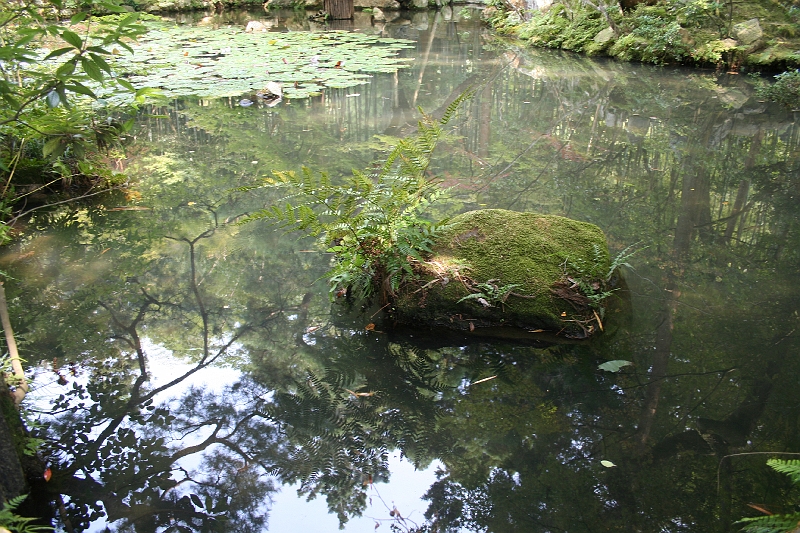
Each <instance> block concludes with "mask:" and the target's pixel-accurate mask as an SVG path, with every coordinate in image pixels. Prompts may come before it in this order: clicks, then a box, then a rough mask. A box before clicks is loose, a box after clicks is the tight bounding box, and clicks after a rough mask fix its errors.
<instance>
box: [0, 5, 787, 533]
mask: <svg viewBox="0 0 800 533" xmlns="http://www.w3.org/2000/svg"><path fill="white" fill-rule="evenodd" d="M253 16H254V15H252V14H251V15H248V14H243V13H233V14H224V15H220V16H217V18H211V19H203V20H201V21H198V22H199V24H198V25H197V26H196V27H195V29H194V31H196V32H197V34H198V35H201V34H203V33H202V32H212V31H216V30H215V28H226V27H228V25H229V24H233V25H235V26H236V27H238V28H244V26H245V24H246V22H247V21H248V20H249V19H250V18H252V17H253ZM257 16H258V17H259V18H260V19H262V20H264V21H269V25H270V27H271V28H273V29H274V30H276V31H275V32H274V33H275V34H276V35H279V33H278V30H280V31H286V30H292V31H300V30H303V29H305V28H308V27H309V24H310V23H309V22H308V21H307V19H306V16H305V14H302V13H301V14H294V13H279V14H278V15H276V16H273V17H268V16H266V15H264V14H263V13H262V14H260V15H257ZM184 22H186V23H187V24H190V23H191V24H194V21H191V20H187V21H184ZM348 24H349V23H345V24H343V25H342V27H341V28H340V29H342V30H349V29H354V30H356V31H358V32H362V33H368V34H370V35H378V36H380V37H392V38H401V39H409V40H411V44H410V45H409V47H408V48H403V49H400V50H399V51H398V53H399V54H402V55H403V56H404V57H407V58H410V59H412V61H410V62H408V65H409V66H408V68H402V69H400V70H398V71H397V72H396V73H391V72H389V73H375V74H373V75H372V76H371V77H370V78H368V79H366V80H365V83H362V84H360V85H354V86H350V87H339V88H336V87H330V88H325V89H323V90H322V91H321V94H320V95H319V96H313V97H310V98H294V99H284V100H283V101H281V102H279V103H277V104H276V105H267V102H262V101H259V100H258V99H257V98H249V96H250V95H249V94H248V93H244V94H240V95H236V96H228V97H226V98H216V99H215V98H210V97H208V96H202V97H199V96H186V95H184V96H180V97H178V98H176V99H174V100H172V101H170V102H169V103H164V104H158V105H156V104H153V105H151V106H150V107H149V108H148V109H145V110H143V112H142V114H141V117H140V120H139V122H138V125H137V127H136V129H135V135H134V138H133V139H132V140H131V142H130V143H129V145H128V146H127V148H126V157H125V158H120V159H118V160H115V161H113V162H112V163H113V164H114V165H115V168H116V169H117V170H118V171H120V172H125V173H126V174H127V175H129V176H130V177H131V180H132V182H133V183H134V184H135V185H133V186H132V187H131V189H129V190H128V191H126V192H124V193H117V194H116V195H111V197H109V198H107V199H106V201H105V202H104V203H101V204H86V205H79V206H74V205H73V206H61V207H60V208H59V209H56V210H53V211H50V212H48V213H41V212H37V213H36V215H35V216H34V217H33V218H32V219H31V220H29V221H28V226H27V228H26V231H25V233H24V235H23V236H22V237H21V239H20V240H19V241H18V242H17V243H16V244H15V245H14V246H11V247H9V248H8V249H6V250H5V251H4V252H5V253H4V254H3V256H2V268H3V269H4V270H5V271H6V272H7V273H8V274H9V276H10V279H11V280H10V281H9V282H8V283H7V286H8V289H7V291H8V295H9V304H10V306H11V313H12V321H13V323H14V327H15V330H16V331H17V333H18V334H19V337H20V344H21V345H22V347H23V351H24V354H25V355H24V356H25V357H26V358H27V360H28V361H29V364H31V366H33V367H34V369H35V381H34V384H35V391H34V392H32V393H31V396H30V409H31V413H30V414H31V417H32V418H34V419H38V421H39V425H38V428H37V429H36V430H35V431H36V433H37V435H38V436H39V437H40V438H42V439H44V444H43V446H42V452H43V453H47V454H48V457H49V458H50V459H49V461H50V462H49V465H48V466H49V467H50V469H51V472H52V478H51V480H50V481H49V482H48V483H46V484H45V483H42V487H41V489H42V490H44V491H49V493H50V495H51V496H55V495H56V494H60V495H61V496H60V499H61V502H60V505H57V506H56V507H58V508H60V509H55V510H54V515H56V516H57V517H58V523H59V524H61V525H60V526H59V527H61V528H62V529H64V530H68V529H70V528H72V529H73V530H81V529H86V528H88V529H90V530H94V531H101V530H106V528H108V529H109V530H113V531H142V532H147V531H262V530H265V529H267V528H270V529H272V530H274V531H292V530H298V529H300V528H308V529H312V530H314V531H334V530H336V529H337V527H338V526H339V524H340V523H341V524H343V525H344V527H346V528H347V529H346V530H347V531H373V530H376V529H377V530H378V531H381V530H397V531H570V532H583V531H585V532H596V531H698V532H709V531H735V530H738V529H739V527H740V526H736V525H734V522H736V521H737V520H739V519H740V518H742V517H744V516H756V515H758V514H759V511H758V510H757V509H758V508H763V509H766V510H768V511H769V512H773V513H780V512H785V511H787V510H788V511H793V510H794V507H793V505H794V503H796V502H797V499H796V496H797V492H792V485H791V484H790V482H789V479H788V478H787V477H786V476H783V475H781V474H778V473H776V472H774V471H772V470H771V469H770V468H768V467H767V465H766V461H767V459H768V458H770V457H782V458H791V455H769V454H766V453H764V452H770V453H772V454H780V453H784V454H785V453H793V452H798V453H800V440H798V429H799V427H798V422H799V421H800V387H799V386H798V376H800V357H799V356H798V353H800V352H799V351H798V348H800V342H799V341H798V333H797V331H798V327H800V314H798V313H799V311H800V270H799V269H798V267H799V266H800V219H799V218H800V186H798V184H800V159H798V150H800V136H799V135H798V133H800V131H799V130H798V125H797V120H796V118H797V117H796V115H795V114H794V113H791V112H788V111H786V110H783V109H781V108H778V107H773V106H772V105H771V104H767V103H764V102H761V101H759V100H758V99H757V97H756V96H755V94H754V89H753V85H752V83H751V81H750V80H749V79H748V78H747V76H745V75H743V74H735V73H724V72H713V71H698V70H690V69H683V68H668V67H654V66H647V65H639V64H620V63H614V62H608V61H602V60H591V59H587V58H582V57H578V56H573V55H568V54H563V53H559V52H556V51H546V50H544V51H543V50H531V49H526V48H524V47H521V46H517V45H515V44H514V43H508V42H504V41H502V40H498V39H497V38H495V37H493V36H492V35H491V34H490V33H488V32H487V31H486V30H485V29H482V28H481V26H480V24H479V21H478V15H477V14H476V13H475V12H473V11H470V10H467V9H463V10H462V9H460V8H454V9H450V8H447V9H446V10H444V11H441V12H437V13H434V12H429V13H413V14H403V15H401V16H400V17H399V18H396V19H395V20H393V21H391V22H387V23H373V22H371V21H370V19H369V17H368V16H366V15H363V14H362V15H360V18H359V19H358V20H357V21H356V22H355V23H354V27H352V28H350V27H348V26H347V25H348ZM469 88H472V89H473V90H474V95H473V96H472V98H470V99H469V100H468V101H467V102H466V103H465V104H464V105H463V106H462V108H461V110H460V112H459V113H458V115H457V117H456V118H455V119H454V120H453V121H452V123H451V126H452V127H453V128H452V132H451V133H450V134H449V135H448V137H447V139H445V141H444V142H442V143H441V145H440V147H439V148H438V150H439V151H438V152H437V155H436V157H435V160H434V162H433V164H432V170H434V171H435V173H436V174H437V175H438V176H440V177H441V178H442V180H443V181H444V184H445V185H447V186H448V187H451V189H450V193H449V198H448V200H447V201H445V202H442V203H441V204H439V205H436V206H434V209H433V212H432V213H431V216H432V217H433V218H437V219H438V218H443V217H446V216H451V215H454V214H457V213H459V212H462V211H466V210H471V209H476V208H482V207H493V208H505V209H511V210H517V211H535V212H539V213H547V214H558V215H565V216H568V217H571V218H575V219H578V220H582V221H588V222H592V223H594V224H597V225H598V226H599V227H600V228H602V229H603V231H605V233H606V235H607V236H608V240H609V245H610V247H611V250H612V255H613V254H616V253H619V252H621V251H623V250H625V249H626V248H628V247H629V246H632V247H633V248H632V249H633V250H636V252H635V254H634V255H633V256H632V257H630V258H629V259H628V260H627V263H628V264H629V266H626V267H623V269H622V271H623V274H624V276H625V279H626V283H627V289H626V290H625V291H624V293H623V292H620V293H619V295H620V296H622V300H623V301H624V303H625V305H622V306H620V307H619V310H618V311H617V312H615V313H613V314H610V315H609V316H606V317H605V319H604V323H605V331H604V333H603V334H602V335H599V336H598V337H596V338H594V339H593V340H591V341H590V342H564V343H557V344H531V343H514V342H510V341H505V340H498V339H490V338H483V337H481V336H479V335H466V334H465V335H456V336H448V335H441V334H440V333H437V332H427V331H422V330H409V329H402V328H394V327H393V325H392V324H390V323H385V322H382V321H381V318H380V315H373V314H372V311H369V312H365V313H361V312H359V310H358V309H356V310H353V311H348V310H346V309H345V308H344V306H342V305H338V304H334V305H332V304H331V302H330V299H329V297H328V287H327V286H326V284H325V282H324V280H320V278H321V276H323V274H324V273H325V272H326V270H327V269H328V268H329V267H330V262H331V257H330V256H329V255H326V254H324V253H321V252H320V250H319V248H318V247H316V245H315V243H314V242H313V240H309V239H304V238H301V237H300V236H298V235H294V234H288V235H287V234H284V233H282V232H281V231H280V230H276V229H274V228H271V227H269V226H268V225H266V224H264V223H259V222H252V223H248V224H242V225H239V224H237V222H238V221H240V220H241V218H242V216H243V215H246V214H247V213H252V212H253V211H255V210H257V209H260V208H262V207H264V206H265V205H270V204H273V203H275V202H279V201H280V199H281V195H280V194H279V193H277V192H275V191H272V190H270V189H259V190H248V189H247V187H248V186H251V185H253V184H256V183H258V180H259V179H261V178H264V177H268V176H270V175H271V172H272V171H273V170H290V169H295V170H296V169H299V168H300V166H301V165H305V166H307V167H309V168H310V169H312V170H313V171H325V172H328V173H329V174H330V175H331V176H332V177H333V178H334V179H336V178H337V177H339V176H342V175H347V174H348V173H350V171H351V169H364V168H370V165H372V164H373V162H374V161H380V159H381V158H382V157H385V155H386V153H387V149H388V147H389V146H391V145H392V144H393V143H394V142H396V140H397V139H398V138H399V137H402V136H405V135H410V134H413V132H414V127H415V124H416V122H417V120H419V117H420V114H419V113H420V112H419V111H418V109H417V108H418V107H420V108H421V109H422V110H424V112H426V113H431V114H433V115H434V116H437V115H438V114H441V112H442V111H443V109H445V108H446V107H447V106H448V105H449V103H450V102H452V101H453V100H454V99H455V98H456V97H457V96H458V95H460V94H461V93H463V92H464V91H465V90H467V89H469ZM245 98H247V99H248V100H249V101H252V102H255V103H254V104H253V105H246V106H243V105H241V102H242V100H243V99H245ZM270 104H272V103H271V102H270ZM478 333H479V332H478ZM607 361H626V362H630V364H626V365H625V366H620V365H617V366H619V368H616V370H618V371H616V372H611V371H606V370H602V369H600V368H599V366H600V365H601V364H603V363H605V362H607ZM415 468H416V470H415ZM297 492H299V494H300V497H299V498H298V497H297V495H296V493H297ZM309 498H310V499H311V500H310V501H309V502H306V500H307V499H309ZM420 498H422V499H420ZM362 515H363V516H362Z"/></svg>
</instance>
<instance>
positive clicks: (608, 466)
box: [600, 459, 617, 468]
mask: <svg viewBox="0 0 800 533" xmlns="http://www.w3.org/2000/svg"><path fill="white" fill-rule="evenodd" d="M600 464H601V465H603V466H604V467H606V468H614V467H615V466H617V465H615V464H614V463H612V462H611V461H607V460H605V459H603V460H602V461H600Z"/></svg>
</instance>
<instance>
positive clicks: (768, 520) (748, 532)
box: [736, 459, 800, 533]
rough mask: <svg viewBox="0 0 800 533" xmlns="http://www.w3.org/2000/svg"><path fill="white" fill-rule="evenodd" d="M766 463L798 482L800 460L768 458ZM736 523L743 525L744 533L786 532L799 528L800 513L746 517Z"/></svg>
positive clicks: (799, 482) (799, 480)
mask: <svg viewBox="0 0 800 533" xmlns="http://www.w3.org/2000/svg"><path fill="white" fill-rule="evenodd" d="M767 465H768V466H769V467H771V468H772V469H773V470H775V471H777V472H780V473H782V474H786V475H788V476H789V478H790V479H791V480H792V483H794V484H795V485H797V484H800V460H797V459H790V460H783V459H770V460H769V461H767ZM736 523H737V524H741V525H743V527H742V531H744V532H745V533H787V532H791V531H797V530H798V528H800V513H786V514H772V515H767V516H755V517H748V518H742V519H741V520H739V521H738V522H736Z"/></svg>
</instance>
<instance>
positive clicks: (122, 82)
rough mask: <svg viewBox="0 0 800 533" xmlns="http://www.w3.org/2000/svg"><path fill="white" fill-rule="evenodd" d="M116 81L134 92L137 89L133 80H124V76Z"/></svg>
mask: <svg viewBox="0 0 800 533" xmlns="http://www.w3.org/2000/svg"><path fill="white" fill-rule="evenodd" d="M116 81H117V83H119V84H120V85H122V86H123V87H124V88H126V89H127V90H129V91H132V92H134V91H136V88H135V87H134V86H133V85H132V84H131V82H129V81H127V80H124V79H122V78H117V79H116Z"/></svg>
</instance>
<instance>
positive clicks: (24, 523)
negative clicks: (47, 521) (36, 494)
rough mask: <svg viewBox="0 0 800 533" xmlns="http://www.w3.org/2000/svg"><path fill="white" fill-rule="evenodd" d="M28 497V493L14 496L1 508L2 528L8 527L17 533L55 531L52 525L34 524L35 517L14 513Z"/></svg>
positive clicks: (0, 522)
mask: <svg viewBox="0 0 800 533" xmlns="http://www.w3.org/2000/svg"><path fill="white" fill-rule="evenodd" d="M26 497H27V495H22V496H17V497H16V498H12V499H10V500H8V502H6V504H5V505H4V506H3V508H2V509H0V530H3V529H6V530H10V531H15V532H17V533H36V532H40V531H53V528H52V527H48V526H38V525H36V524H33V523H32V522H33V521H34V520H35V519H34V518H24V517H22V516H18V515H16V514H15V513H14V511H16V509H17V507H19V506H20V504H21V503H22V502H23V500H25V498H26Z"/></svg>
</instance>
